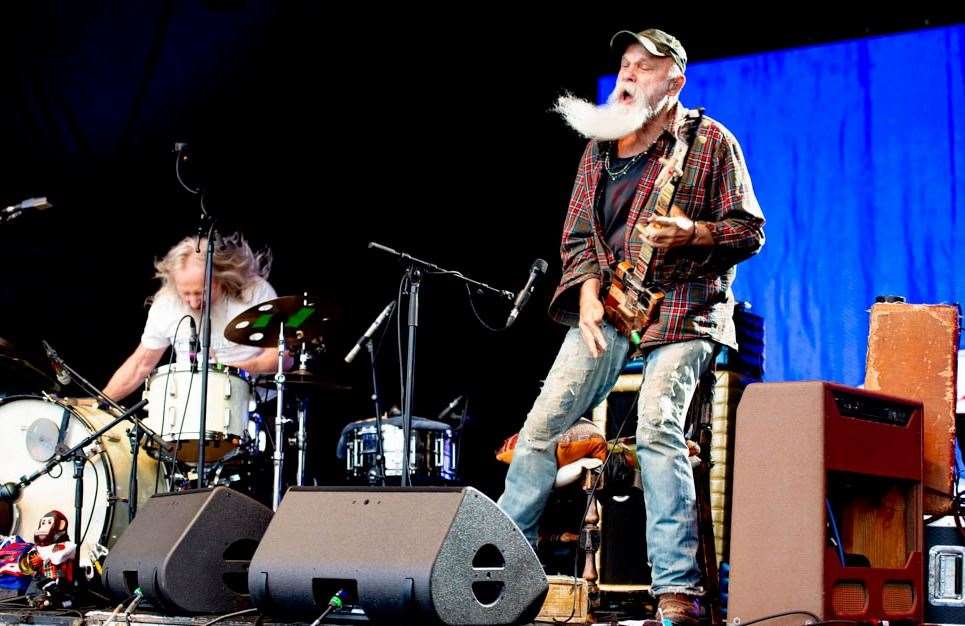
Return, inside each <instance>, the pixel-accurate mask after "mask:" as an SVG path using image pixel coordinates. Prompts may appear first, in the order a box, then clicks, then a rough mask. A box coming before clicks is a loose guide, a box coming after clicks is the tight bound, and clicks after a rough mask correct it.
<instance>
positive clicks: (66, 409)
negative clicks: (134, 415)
mask: <svg viewBox="0 0 965 626" xmlns="http://www.w3.org/2000/svg"><path fill="white" fill-rule="evenodd" d="M112 419H113V418H112V417H111V415H110V414H108V413H106V412H104V411H101V410H100V409H98V408H96V406H95V405H94V403H93V402H92V401H91V400H58V399H52V398H46V397H38V396H10V397H8V398H4V399H3V400H0V441H3V454H2V455H0V481H2V482H11V481H12V482H16V481H17V480H18V479H19V478H20V477H21V476H29V475H31V474H33V473H34V472H35V471H37V470H40V469H42V468H43V467H44V466H45V465H46V464H47V461H48V460H49V459H50V458H52V457H53V455H54V452H55V450H56V448H57V444H58V441H59V440H61V437H60V433H61V428H62V427H66V430H65V431H64V432H65V435H64V437H63V439H62V442H63V443H64V445H65V446H66V448H71V447H73V446H75V445H77V444H78V443H80V442H81V441H83V440H84V439H85V438H86V437H88V436H89V435H90V434H91V433H93V432H95V431H96V430H98V429H100V428H102V427H103V426H104V425H106V424H107V423H108V422H110V421H111V420H112ZM129 427H130V422H127V421H124V422H121V423H120V424H118V425H116V426H115V427H114V428H112V429H111V430H109V431H107V432H106V433H104V434H103V435H101V436H100V438H99V439H97V440H95V441H94V442H93V443H91V444H90V445H89V446H88V447H87V448H85V449H84V452H85V453H86V455H87V462H86V463H85V464H84V507H83V516H82V519H83V522H84V530H83V531H82V540H81V546H80V555H81V564H82V565H83V566H87V565H90V552H91V547H92V546H93V545H94V544H96V543H100V544H101V545H104V546H106V547H108V548H110V547H111V546H113V545H114V543H115V542H116V541H117V539H118V537H120V535H121V533H123V532H124V530H125V529H126V528H127V525H128V519H127V518H128V505H127V496H128V493H129V489H128V487H129V479H130V471H131V446H130V442H129V440H128V437H127V430H128V429H129ZM159 471H160V466H159V464H158V462H157V460H155V459H153V458H151V457H149V456H148V455H147V454H146V453H145V452H144V451H141V452H140V454H138V462H137V481H138V491H137V494H138V497H137V501H138V505H139V506H140V505H141V504H143V503H144V502H145V501H146V500H147V499H148V498H150V497H151V496H152V495H154V494H155V493H156V491H157V487H156V485H157V484H158V481H163V480H164V476H162V475H161V474H160V473H159ZM73 476H74V467H73V463H72V461H64V462H62V463H60V465H58V466H56V467H55V468H54V469H53V471H52V472H51V473H50V474H48V475H46V476H41V477H40V478H38V479H37V480H35V481H34V482H33V483H31V484H30V485H28V486H26V487H24V489H23V491H22V492H21V494H20V499H19V500H18V501H17V502H16V503H14V504H13V505H12V506H8V507H6V508H5V509H0V522H2V527H0V533H3V534H17V535H20V536H21V537H23V538H24V539H25V540H26V541H33V535H34V531H35V530H36V529H37V524H38V522H39V521H40V518H41V517H43V516H44V514H46V513H48V512H49V511H52V510H57V511H60V512H61V513H63V514H64V515H65V516H67V520H68V522H69V524H68V532H69V534H70V540H71V541H73V540H74V517H75V513H74V494H75V482H74V478H73ZM4 514H5V515H4ZM4 518H5V519H4Z"/></svg>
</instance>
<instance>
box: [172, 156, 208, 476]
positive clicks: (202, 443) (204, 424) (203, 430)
mask: <svg viewBox="0 0 965 626" xmlns="http://www.w3.org/2000/svg"><path fill="white" fill-rule="evenodd" d="M187 148H188V146H187V144H185V143H181V142H178V143H175V144H174V152H175V161H174V175H175V176H176V177H177V179H178V182H179V183H180V184H181V186H182V187H184V188H185V189H186V190H187V191H188V192H190V193H191V194H193V195H196V196H199V199H200V205H201V218H200V219H199V221H198V246H197V248H196V252H198V253H200V252H201V235H202V234H203V233H204V231H205V229H206V228H207V231H208V237H207V239H208V246H207V250H206V251H205V257H204V311H203V313H202V316H201V324H202V332H201V350H202V355H201V397H200V400H201V407H200V408H201V410H200V414H199V416H198V422H199V424H198V431H199V433H198V438H199V445H198V469H197V472H198V488H199V489H203V488H204V487H205V483H206V482H207V477H206V476H205V471H204V453H205V450H204V449H205V447H206V445H207V442H208V366H209V365H210V364H211V284H212V275H213V274H214V244H215V241H216V240H217V239H218V230H217V229H216V228H215V219H214V217H212V215H211V214H210V213H208V210H207V209H206V208H205V206H204V193H202V191H201V189H200V188H199V189H192V188H191V187H189V186H188V185H187V184H185V182H184V180H183V179H182V178H181V161H187V160H188V154H187Z"/></svg>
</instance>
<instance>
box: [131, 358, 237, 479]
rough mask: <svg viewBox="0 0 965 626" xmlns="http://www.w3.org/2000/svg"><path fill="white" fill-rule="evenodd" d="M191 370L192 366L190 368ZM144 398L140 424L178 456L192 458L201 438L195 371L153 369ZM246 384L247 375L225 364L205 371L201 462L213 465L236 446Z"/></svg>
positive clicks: (176, 367) (197, 374) (172, 367)
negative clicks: (204, 442)
mask: <svg viewBox="0 0 965 626" xmlns="http://www.w3.org/2000/svg"><path fill="white" fill-rule="evenodd" d="M195 369H196V368H195ZM144 397H145V398H147V400H148V405H147V419H146V420H144V423H145V424H146V425H147V426H148V427H149V428H151V429H152V430H154V431H155V432H157V433H158V434H160V435H161V437H162V438H163V439H164V440H165V441H168V442H172V443H176V444H177V448H178V458H179V459H181V460H182V461H185V462H192V461H195V460H197V458H198V441H200V440H201V433H200V430H201V373H200V372H197V371H192V367H191V366H190V365H182V364H174V365H164V366H162V367H159V368H157V369H156V370H155V371H154V373H153V374H152V375H151V377H150V378H149V379H148V381H147V384H146V385H145V387H144ZM250 400H251V383H250V378H249V376H248V373H247V372H245V371H244V370H239V369H237V368H234V367H228V366H226V365H217V364H212V365H210V366H209V369H208V413H207V416H206V418H205V431H207V436H206V437H205V439H206V440H207V447H206V449H205V458H207V459H210V460H212V461H217V460H218V459H220V458H222V457H223V456H224V455H226V454H227V453H228V452H230V451H231V450H232V449H234V448H235V447H237V445H238V443H239V441H240V440H241V436H242V434H243V433H244V431H245V426H246V424H247V423H248V403H249V402H250Z"/></svg>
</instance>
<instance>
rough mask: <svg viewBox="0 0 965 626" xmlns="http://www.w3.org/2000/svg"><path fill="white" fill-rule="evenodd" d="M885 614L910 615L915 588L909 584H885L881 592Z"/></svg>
mask: <svg viewBox="0 0 965 626" xmlns="http://www.w3.org/2000/svg"><path fill="white" fill-rule="evenodd" d="M881 606H882V607H883V608H884V610H885V613H911V612H912V611H913V610H914V609H915V588H914V587H913V586H912V584H911V583H886V584H885V586H884V589H882V590H881Z"/></svg>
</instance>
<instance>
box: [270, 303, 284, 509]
mask: <svg viewBox="0 0 965 626" xmlns="http://www.w3.org/2000/svg"><path fill="white" fill-rule="evenodd" d="M275 389H276V391H277V393H278V397H277V398H276V400H277V404H276V407H277V408H276V410H275V453H274V455H273V460H274V465H275V486H274V491H273V493H272V500H271V504H272V508H273V509H274V510H276V511H277V510H278V504H279V503H280V502H281V495H282V490H283V488H284V476H283V474H284V471H283V470H284V468H285V422H286V421H287V420H286V419H285V417H284V407H285V398H284V396H285V323H284V322H282V324H281V331H280V332H279V333H278V371H277V372H276V373H275Z"/></svg>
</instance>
